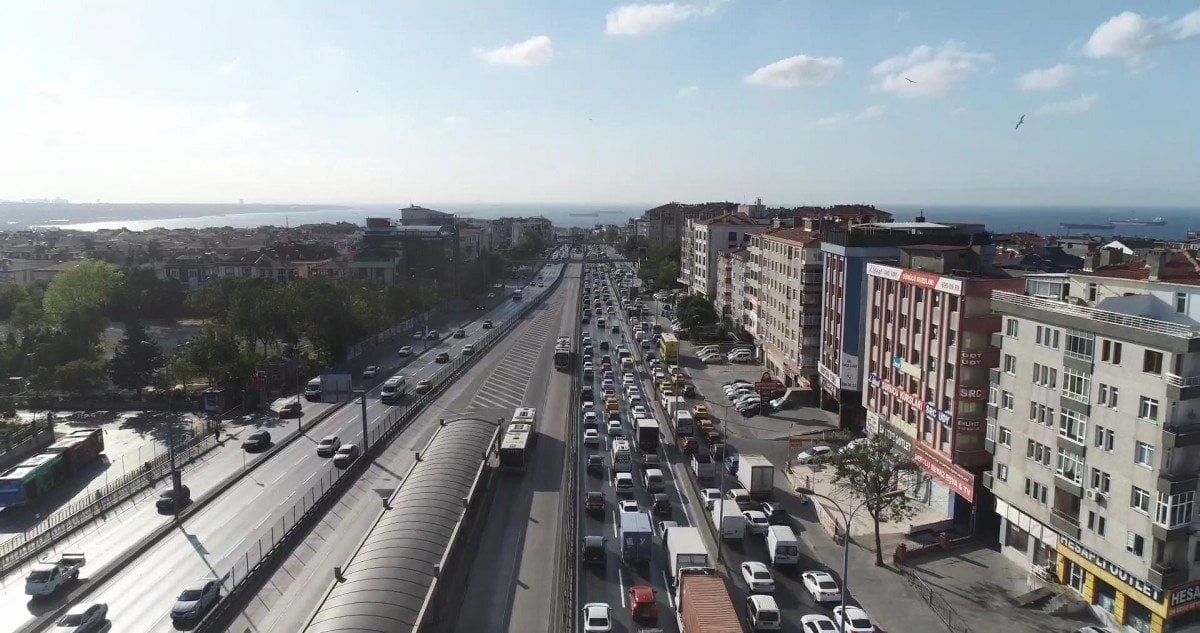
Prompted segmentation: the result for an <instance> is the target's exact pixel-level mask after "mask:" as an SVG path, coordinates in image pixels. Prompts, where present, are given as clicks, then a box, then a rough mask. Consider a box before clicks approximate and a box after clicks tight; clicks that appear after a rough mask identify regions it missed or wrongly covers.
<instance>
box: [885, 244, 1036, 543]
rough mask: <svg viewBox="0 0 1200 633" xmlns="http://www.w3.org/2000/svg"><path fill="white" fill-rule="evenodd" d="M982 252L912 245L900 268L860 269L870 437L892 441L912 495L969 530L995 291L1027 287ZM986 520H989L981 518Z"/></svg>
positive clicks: (978, 500) (983, 456)
mask: <svg viewBox="0 0 1200 633" xmlns="http://www.w3.org/2000/svg"><path fill="white" fill-rule="evenodd" d="M984 253H986V249H985V248H984V247H969V246H953V245H915V246H905V247H903V248H901V249H900V261H899V262H898V264H897V265H885V264H877V263H868V264H867V266H866V283H867V288H866V290H867V292H866V300H867V302H868V304H867V311H866V321H865V326H864V327H865V330H864V336H865V337H866V353H865V356H864V358H863V361H862V365H863V377H862V380H863V382H865V383H866V388H865V390H864V392H863V405H864V407H865V409H866V426H867V431H868V433H870V434H872V435H873V434H876V433H883V434H884V435H886V436H888V437H890V438H892V440H893V441H894V442H895V443H896V447H897V450H899V451H902V452H904V453H906V454H908V455H909V456H910V457H911V460H912V462H913V463H914V464H915V465H916V466H917V468H918V469H919V471H920V472H919V473H917V472H914V473H913V474H912V475H911V476H909V477H908V481H907V485H908V487H909V491H910V494H911V496H912V497H913V498H914V499H916V500H917V501H919V502H922V503H924V504H926V505H928V506H929V507H930V508H931V509H932V510H935V511H940V512H941V514H942V517H943V518H945V519H949V520H952V521H953V522H954V523H955V524H957V525H960V526H962V527H963V528H967V529H974V528H975V527H976V519H977V512H976V507H977V506H981V507H983V508H985V509H987V508H990V507H991V506H990V503H989V500H988V499H982V497H983V496H984V495H985V494H986V493H987V491H986V490H981V489H980V488H979V487H978V486H977V479H978V477H979V474H980V473H982V472H985V471H987V470H988V468H989V467H990V465H991V455H990V454H988V453H987V451H986V450H984V433H985V427H986V422H985V418H986V411H985V402H986V400H987V394H988V369H990V368H991V367H995V366H996V363H997V362H998V355H999V350H997V349H996V348H994V347H991V334H992V333H993V332H996V331H998V330H999V329H1000V317H998V316H996V315H994V314H992V309H991V293H992V291H993V290H1020V289H1021V288H1022V287H1023V286H1024V284H1023V282H1022V280H1020V279H1012V278H1010V277H1007V276H1006V275H1003V274H1002V273H998V272H996V271H994V269H992V268H991V267H990V265H989V264H988V262H987V260H986V257H985V256H984V255H983V254H984ZM987 516H990V513H987Z"/></svg>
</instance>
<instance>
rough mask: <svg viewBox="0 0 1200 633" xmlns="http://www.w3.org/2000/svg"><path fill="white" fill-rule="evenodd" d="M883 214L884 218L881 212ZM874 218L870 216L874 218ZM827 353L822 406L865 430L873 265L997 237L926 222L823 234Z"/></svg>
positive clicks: (822, 359) (822, 362) (822, 363)
mask: <svg viewBox="0 0 1200 633" xmlns="http://www.w3.org/2000/svg"><path fill="white" fill-rule="evenodd" d="M880 213H882V212H880ZM868 217H870V216H868ZM822 236H823V237H822V240H821V254H822V256H823V259H824V261H823V264H822V273H823V275H822V277H823V280H822V281H823V285H824V287H823V291H822V304H823V309H822V312H821V334H820V336H821V343H820V345H821V347H820V356H819V362H818V364H817V370H818V374H819V378H820V380H819V382H820V392H819V393H820V404H821V407H822V408H824V409H827V410H829V411H836V412H838V414H839V418H840V426H841V427H842V428H846V429H855V430H862V429H863V427H864V424H865V422H866V410H865V409H864V408H863V406H862V382H861V381H860V380H859V379H860V378H861V374H862V369H861V366H860V365H861V360H862V358H863V356H864V354H865V346H866V345H865V341H866V339H865V337H864V336H863V324H864V323H866V310H867V302H866V301H865V300H864V298H865V297H866V293H865V288H866V269H867V264H869V263H871V262H875V263H879V264H889V265H895V264H896V263H897V262H899V260H900V247H902V246H905V245H910V244H957V245H969V244H974V245H979V246H984V245H987V244H990V243H991V235H990V234H988V233H986V232H983V231H982V229H981V228H980V229H979V230H976V228H975V227H971V228H968V229H965V230H964V229H962V228H960V227H959V226H955V225H949V224H939V223H936V222H926V221H924V219H923V218H919V219H918V221H916V222H880V223H865V224H862V223H860V224H847V225H844V226H842V227H840V228H836V229H831V230H826V231H825V232H824V233H822Z"/></svg>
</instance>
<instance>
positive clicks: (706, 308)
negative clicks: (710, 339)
mask: <svg viewBox="0 0 1200 633" xmlns="http://www.w3.org/2000/svg"><path fill="white" fill-rule="evenodd" d="M676 312H677V313H678V314H679V322H680V323H682V324H683V325H684V326H685V327H688V328H703V327H709V326H711V325H714V324H716V323H717V321H720V320H721V318H720V316H719V315H718V314H717V310H716V308H714V307H713V304H712V302H711V301H709V300H708V299H705V298H704V297H701V296H700V295H688V296H686V297H683V298H682V299H680V300H679V302H678V305H677V306H676Z"/></svg>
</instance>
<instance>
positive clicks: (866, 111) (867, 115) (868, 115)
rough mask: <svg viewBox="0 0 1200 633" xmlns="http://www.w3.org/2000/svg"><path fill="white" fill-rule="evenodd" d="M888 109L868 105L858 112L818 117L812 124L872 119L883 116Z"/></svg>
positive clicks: (831, 123) (833, 123) (823, 124)
mask: <svg viewBox="0 0 1200 633" xmlns="http://www.w3.org/2000/svg"><path fill="white" fill-rule="evenodd" d="M886 111H887V108H886V107H885V106H881V105H873V106H867V107H866V108H863V109H862V110H859V111H857V112H837V113H834V114H832V115H830V116H827V117H823V118H820V119H817V120H816V121H813V122H812V124H813V125H817V126H826V125H836V124H838V123H842V122H846V121H870V120H872V119H878V118H879V117H882V116H883V113H884V112H886Z"/></svg>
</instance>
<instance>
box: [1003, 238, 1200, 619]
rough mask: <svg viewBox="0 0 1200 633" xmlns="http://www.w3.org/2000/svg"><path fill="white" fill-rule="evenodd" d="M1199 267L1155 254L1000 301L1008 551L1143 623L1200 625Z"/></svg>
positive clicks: (1104, 607) (1113, 614) (1095, 606)
mask: <svg viewBox="0 0 1200 633" xmlns="http://www.w3.org/2000/svg"><path fill="white" fill-rule="evenodd" d="M1118 259H1120V258H1118ZM1198 270H1200V266H1198V265H1197V262H1196V260H1195V259H1194V258H1192V257H1190V256H1189V255H1187V254H1184V253H1154V254H1152V255H1151V257H1150V258H1149V259H1148V260H1145V261H1143V260H1132V261H1118V262H1116V263H1112V264H1109V265H1103V266H1097V267H1094V268H1092V269H1090V270H1085V271H1080V272H1078V273H1074V274H1059V275H1040V276H1032V277H1030V278H1029V279H1028V280H1027V283H1026V285H1025V288H1023V289H1022V290H1023V291H1022V290H1018V291H1014V292H995V293H993V297H992V304H993V307H994V309H995V311H996V312H997V313H998V314H1000V315H1001V316H1002V318H1003V329H1002V330H1001V332H1000V333H998V334H997V335H996V338H997V339H1000V340H999V341H998V342H999V343H1000V353H1001V358H1000V366H999V367H998V368H997V369H996V370H993V371H992V375H991V388H990V398H989V402H988V429H987V442H986V445H987V448H988V450H989V451H991V452H992V454H993V456H994V458H993V461H994V464H993V466H992V469H991V470H990V472H989V473H988V474H987V475H986V476H985V478H984V483H985V484H986V485H989V486H990V487H991V489H992V491H993V493H994V494H995V496H996V507H997V513H998V514H999V515H1000V519H1001V528H1002V529H1001V530H1000V535H999V541H1000V545H1001V551H1002V552H1004V554H1005V555H1006V556H1008V557H1010V558H1012V559H1014V560H1017V561H1019V562H1021V563H1023V564H1030V565H1032V566H1034V567H1039V568H1042V569H1044V570H1046V571H1047V572H1048V573H1050V574H1052V575H1054V576H1055V577H1057V578H1058V579H1059V580H1060V581H1061V582H1062V583H1063V584H1066V585H1068V586H1070V587H1071V588H1073V589H1074V590H1075V591H1076V592H1078V593H1079V594H1080V595H1081V596H1082V597H1083V599H1084V600H1085V601H1087V602H1088V603H1089V604H1090V605H1091V608H1092V610H1093V611H1094V612H1095V613H1096V614H1097V615H1098V616H1100V617H1101V618H1102V619H1104V620H1105V621H1106V622H1107V623H1109V624H1111V625H1124V626H1127V627H1129V628H1130V629H1132V630H1135V631H1143V632H1148V633H1149V632H1153V633H1157V632H1159V631H1176V630H1183V629H1185V628H1186V630H1194V629H1192V628H1189V627H1193V626H1196V624H1197V623H1200V539H1198V538H1197V536H1196V531H1197V527H1196V521H1195V518H1196V513H1195V502H1196V495H1197V490H1198V488H1200V272H1197V271H1198Z"/></svg>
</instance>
